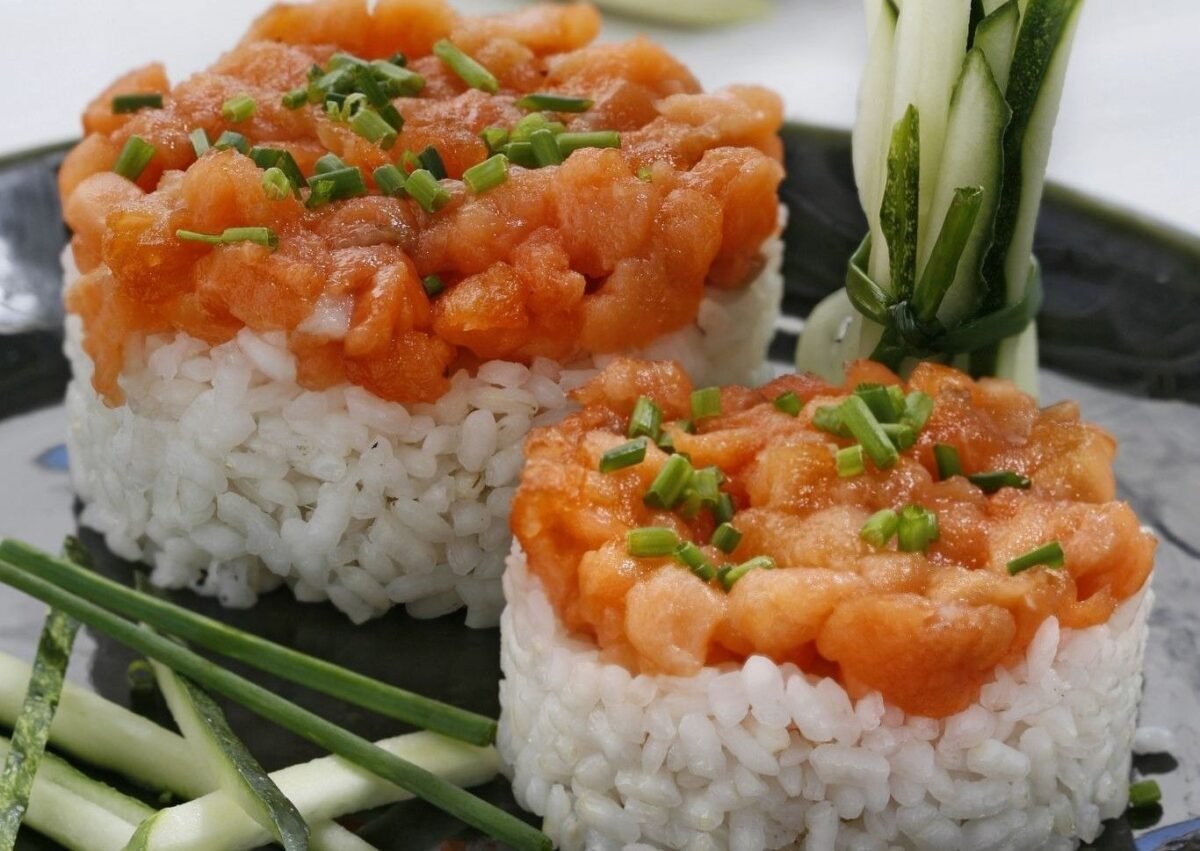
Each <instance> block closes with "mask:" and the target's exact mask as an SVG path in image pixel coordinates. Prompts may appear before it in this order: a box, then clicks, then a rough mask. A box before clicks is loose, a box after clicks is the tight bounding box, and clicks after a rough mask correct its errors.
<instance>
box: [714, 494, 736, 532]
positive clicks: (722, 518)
mask: <svg viewBox="0 0 1200 851" xmlns="http://www.w3.org/2000/svg"><path fill="white" fill-rule="evenodd" d="M733 511H734V508H733V497H732V496H730V495H729V494H727V493H722V494H721V495H720V496H719V497H717V504H716V505H714V506H713V510H712V516H713V520H715V521H717V523H718V524H721V523H728V522H729V521H730V520H732V519H733Z"/></svg>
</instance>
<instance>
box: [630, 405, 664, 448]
mask: <svg viewBox="0 0 1200 851" xmlns="http://www.w3.org/2000/svg"><path fill="white" fill-rule="evenodd" d="M661 431H662V409H661V408H660V407H658V405H656V404H654V401H653V400H652V399H650V398H649V397H648V396H638V399H637V401H636V402H634V404H633V413H631V414H630V415H629V429H628V431H627V432H626V434H627V436H628V437H638V436H639V435H645V436H646V437H648V438H650V439H651V440H658V436H659V433H660V432H661Z"/></svg>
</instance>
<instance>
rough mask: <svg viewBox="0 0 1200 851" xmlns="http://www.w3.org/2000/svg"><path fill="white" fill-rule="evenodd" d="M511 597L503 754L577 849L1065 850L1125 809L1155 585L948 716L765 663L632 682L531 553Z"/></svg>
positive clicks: (518, 787)
mask: <svg viewBox="0 0 1200 851" xmlns="http://www.w3.org/2000/svg"><path fill="white" fill-rule="evenodd" d="M504 588H505V594H506V596H507V598H508V601H509V605H508V608H507V609H506V610H505V612H504V615H503V617H502V619H501V625H500V629H501V664H502V666H503V670H504V677H505V679H504V680H503V681H502V682H501V684H500V700H501V706H502V714H501V717H500V736H499V740H498V747H499V749H500V754H501V757H502V759H503V760H504V762H505V763H506V765H507V770H508V772H509V773H510V776H511V777H512V780H513V789H514V792H515V794H516V797H517V801H518V802H519V803H520V804H521V805H522V806H524V807H525V808H527V809H529V810H531V811H533V812H534V813H537V814H538V815H540V816H543V817H544V819H545V830H546V832H547V833H548V834H549V835H550V836H551V838H553V839H554V840H555V842H556V843H557V844H558V845H559V846H560V847H561V848H563V849H568V851H569V850H570V849H582V848H587V849H619V848H625V849H630V851H632V849H644V848H649V847H656V848H675V849H687V851H707V849H722V848H730V849H734V851H758V849H775V848H803V849H805V851H834V849H839V851H840V849H847V851H885V849H925V851H952V849H970V851H988V850H989V849H1013V850H1014V851H1032V850H1033V849H1069V848H1074V847H1075V846H1076V845H1077V844H1078V842H1079V840H1083V841H1091V840H1092V839H1094V838H1095V837H1096V836H1097V835H1098V834H1099V833H1100V831H1101V829H1102V828H1101V821H1102V820H1104V819H1108V818H1112V817H1114V816H1117V815H1119V814H1120V813H1121V812H1122V811H1123V810H1124V808H1125V805H1126V801H1127V796H1128V791H1129V768H1130V759H1131V757H1130V751H1131V745H1132V743H1133V738H1134V727H1135V718H1136V714H1137V704H1138V699H1139V697H1140V695H1141V689H1142V674H1141V670H1142V653H1143V649H1144V645H1145V640H1146V616H1147V613H1148V612H1149V609H1150V606H1151V603H1152V599H1153V593H1152V592H1150V591H1149V590H1143V591H1142V592H1141V593H1139V594H1138V595H1137V596H1136V597H1134V598H1132V599H1130V600H1128V601H1126V602H1125V603H1124V604H1123V605H1121V607H1120V608H1118V609H1117V611H1116V612H1115V613H1114V615H1113V617H1112V618H1111V619H1110V620H1109V622H1108V623H1107V624H1104V625H1101V626H1095V627H1091V628H1089V629H1084V630H1060V629H1059V625H1058V622H1057V619H1055V618H1050V619H1049V620H1047V621H1046V622H1045V623H1043V624H1042V626H1041V628H1040V629H1039V630H1038V632H1037V634H1036V636H1035V637H1034V639H1033V641H1032V643H1031V644H1030V646H1029V649H1028V651H1027V653H1026V656H1025V659H1024V661H1022V662H1020V663H1019V664H1017V665H1016V666H1015V667H1013V668H1011V669H1001V668H997V669H996V672H995V675H994V679H993V680H992V681H990V682H989V683H988V684H986V685H985V686H984V688H983V690H982V693H981V694H980V697H979V700H978V701H977V702H976V703H974V704H972V705H971V706H970V707H969V708H968V709H966V710H964V711H963V712H960V713H958V714H957V715H954V716H952V717H950V718H946V719H944V720H941V721H938V720H933V719H930V718H919V717H912V716H906V715H905V714H904V712H902V711H901V710H899V709H898V708H896V707H894V706H890V705H888V704H887V703H885V702H884V700H883V699H882V698H881V696H880V695H879V694H878V693H877V692H876V693H872V694H869V695H867V696H865V697H863V698H860V699H859V700H857V701H853V700H851V699H850V698H849V696H848V695H847V694H846V691H845V690H844V689H843V688H842V687H841V686H840V685H839V684H838V683H837V682H836V681H835V680H832V679H829V678H824V679H818V678H816V677H813V676H808V675H805V674H804V673H803V672H801V671H800V670H799V669H798V668H797V667H796V666H795V665H791V664H785V665H776V664H775V663H773V662H771V661H769V660H767V659H766V658H764V657H761V656H755V657H751V658H750V659H748V660H747V661H746V662H745V664H744V665H742V667H741V668H738V667H736V666H734V665H723V666H720V667H710V668H705V669H704V670H703V671H701V672H700V673H699V674H698V675H697V676H695V677H688V678H679V677H668V676H647V675H638V676H631V675H630V674H629V672H628V671H627V670H626V669H625V668H623V667H621V666H619V665H615V664H610V663H606V662H604V661H602V659H601V655H600V653H599V651H598V650H597V649H596V647H595V646H594V644H592V643H591V642H590V641H584V640H580V639H578V638H573V637H571V636H569V635H568V634H567V633H566V632H565V631H564V629H563V628H562V626H561V625H560V624H559V623H558V619H557V617H556V615H555V613H554V610H553V609H552V608H551V606H550V603H549V601H548V599H547V598H546V596H545V594H544V593H543V590H542V586H541V583H540V582H539V581H538V580H537V579H536V578H535V577H533V576H532V575H531V574H529V573H528V572H527V570H526V568H525V561H524V556H523V555H522V554H521V553H520V551H519V549H517V548H514V553H513V554H512V556H510V558H509V561H508V569H507V571H506V573H505V578H504ZM1156 744H1157V743H1156Z"/></svg>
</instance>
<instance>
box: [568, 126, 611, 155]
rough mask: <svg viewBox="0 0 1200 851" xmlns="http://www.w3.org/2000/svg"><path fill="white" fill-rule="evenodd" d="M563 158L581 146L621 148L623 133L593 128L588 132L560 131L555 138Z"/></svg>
mask: <svg viewBox="0 0 1200 851" xmlns="http://www.w3.org/2000/svg"><path fill="white" fill-rule="evenodd" d="M555 141H556V142H558V150H559V153H561V154H562V155H563V158H564V159H565V158H566V157H568V156H570V155H571V154H572V153H573V152H574V151H578V150H579V149H580V148H619V147H621V134H620V133H618V132H617V131H616V130H592V131H589V132H586V133H559V134H558V136H557V137H556V138H555Z"/></svg>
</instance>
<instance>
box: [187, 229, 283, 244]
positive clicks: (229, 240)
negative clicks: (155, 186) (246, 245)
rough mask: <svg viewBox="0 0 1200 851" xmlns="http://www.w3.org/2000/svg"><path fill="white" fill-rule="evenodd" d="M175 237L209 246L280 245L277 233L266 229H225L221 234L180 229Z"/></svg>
mask: <svg viewBox="0 0 1200 851" xmlns="http://www.w3.org/2000/svg"><path fill="white" fill-rule="evenodd" d="M175 237H176V238H177V239H181V240H183V241H184V242H203V243H207V244H208V245H232V244H234V243H235V242H253V243H254V244H255V245H261V246H264V247H266V248H275V247H276V246H278V245H279V237H278V236H276V235H275V231H273V230H271V229H270V228H264V227H240V228H225V230H224V231H222V232H221V233H219V234H213V233H200V232H199V231H194V230H183V229H180V230H177V231H175Z"/></svg>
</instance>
